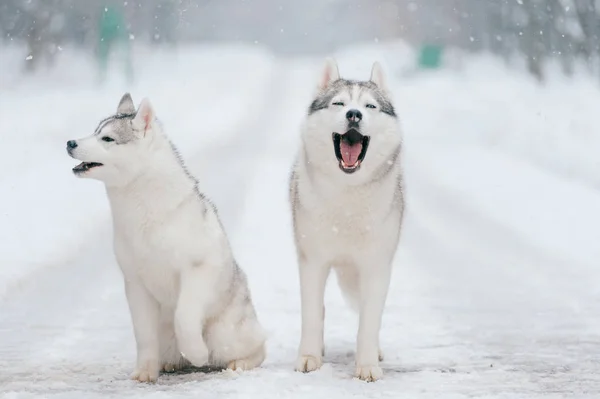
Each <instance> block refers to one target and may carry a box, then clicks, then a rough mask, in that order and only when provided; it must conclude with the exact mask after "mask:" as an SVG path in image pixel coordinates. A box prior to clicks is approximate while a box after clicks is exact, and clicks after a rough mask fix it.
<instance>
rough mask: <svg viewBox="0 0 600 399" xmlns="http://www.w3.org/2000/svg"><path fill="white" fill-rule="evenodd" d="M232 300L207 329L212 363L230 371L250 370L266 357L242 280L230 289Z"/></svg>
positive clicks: (259, 327)
mask: <svg viewBox="0 0 600 399" xmlns="http://www.w3.org/2000/svg"><path fill="white" fill-rule="evenodd" d="M232 292H233V298H232V299H231V303H230V304H229V306H228V307H227V308H226V309H225V310H224V311H223V312H222V313H221V314H220V315H219V317H218V319H216V320H214V321H212V323H210V324H208V325H207V326H206V330H205V340H206V344H207V345H208V347H209V348H210V351H211V358H212V361H213V362H215V363H216V364H218V365H223V366H225V367H227V368H228V369H231V370H250V369H253V368H255V367H258V366H260V365H261V364H262V363H263V362H264V360H265V357H266V348H265V341H266V334H265V331H264V330H263V328H262V326H261V324H260V323H259V321H258V319H257V317H256V312H255V310H254V306H253V304H252V300H251V298H250V292H249V290H248V288H247V286H246V282H245V278H244V277H241V278H240V280H238V282H237V283H234V285H233V286H232Z"/></svg>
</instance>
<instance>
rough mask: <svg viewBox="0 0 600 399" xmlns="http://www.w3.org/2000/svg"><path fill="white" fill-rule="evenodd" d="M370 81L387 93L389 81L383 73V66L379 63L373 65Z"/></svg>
mask: <svg viewBox="0 0 600 399" xmlns="http://www.w3.org/2000/svg"><path fill="white" fill-rule="evenodd" d="M370 81H371V82H373V83H375V84H376V85H377V87H379V88H380V89H381V90H383V91H387V90H388V87H387V79H386V77H385V73H384V72H383V68H382V67H381V64H380V63H379V62H377V61H375V62H374V63H373V68H371V78H370Z"/></svg>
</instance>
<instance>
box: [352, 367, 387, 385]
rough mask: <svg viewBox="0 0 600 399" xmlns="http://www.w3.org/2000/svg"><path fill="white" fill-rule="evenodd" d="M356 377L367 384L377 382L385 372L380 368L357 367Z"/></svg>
mask: <svg viewBox="0 0 600 399" xmlns="http://www.w3.org/2000/svg"><path fill="white" fill-rule="evenodd" d="M354 376H355V377H356V378H358V379H360V380H363V381H366V382H375V381H377V380H379V379H381V377H383V370H382V369H381V367H379V366H356V371H355V372H354Z"/></svg>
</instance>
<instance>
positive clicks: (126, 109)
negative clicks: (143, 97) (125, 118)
mask: <svg viewBox="0 0 600 399" xmlns="http://www.w3.org/2000/svg"><path fill="white" fill-rule="evenodd" d="M134 112H135V105H133V100H132V99H131V94H129V93H125V94H123V97H121V101H119V106H118V107H117V114H133V113H134Z"/></svg>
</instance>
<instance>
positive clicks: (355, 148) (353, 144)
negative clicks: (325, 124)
mask: <svg viewBox="0 0 600 399" xmlns="http://www.w3.org/2000/svg"><path fill="white" fill-rule="evenodd" d="M350 123H352V122H350ZM332 139H333V149H334V151H335V156H336V158H337V160H338V165H339V168H340V169H341V170H342V171H343V172H345V173H348V174H350V173H354V172H356V171H357V170H359V169H360V165H361V163H362V162H363V160H364V159H365V155H367V149H368V148H369V141H370V137H369V136H365V135H363V134H361V133H360V132H359V131H358V130H356V129H349V130H348V131H347V132H346V133H344V134H339V133H335V132H334V133H333V134H332Z"/></svg>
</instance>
